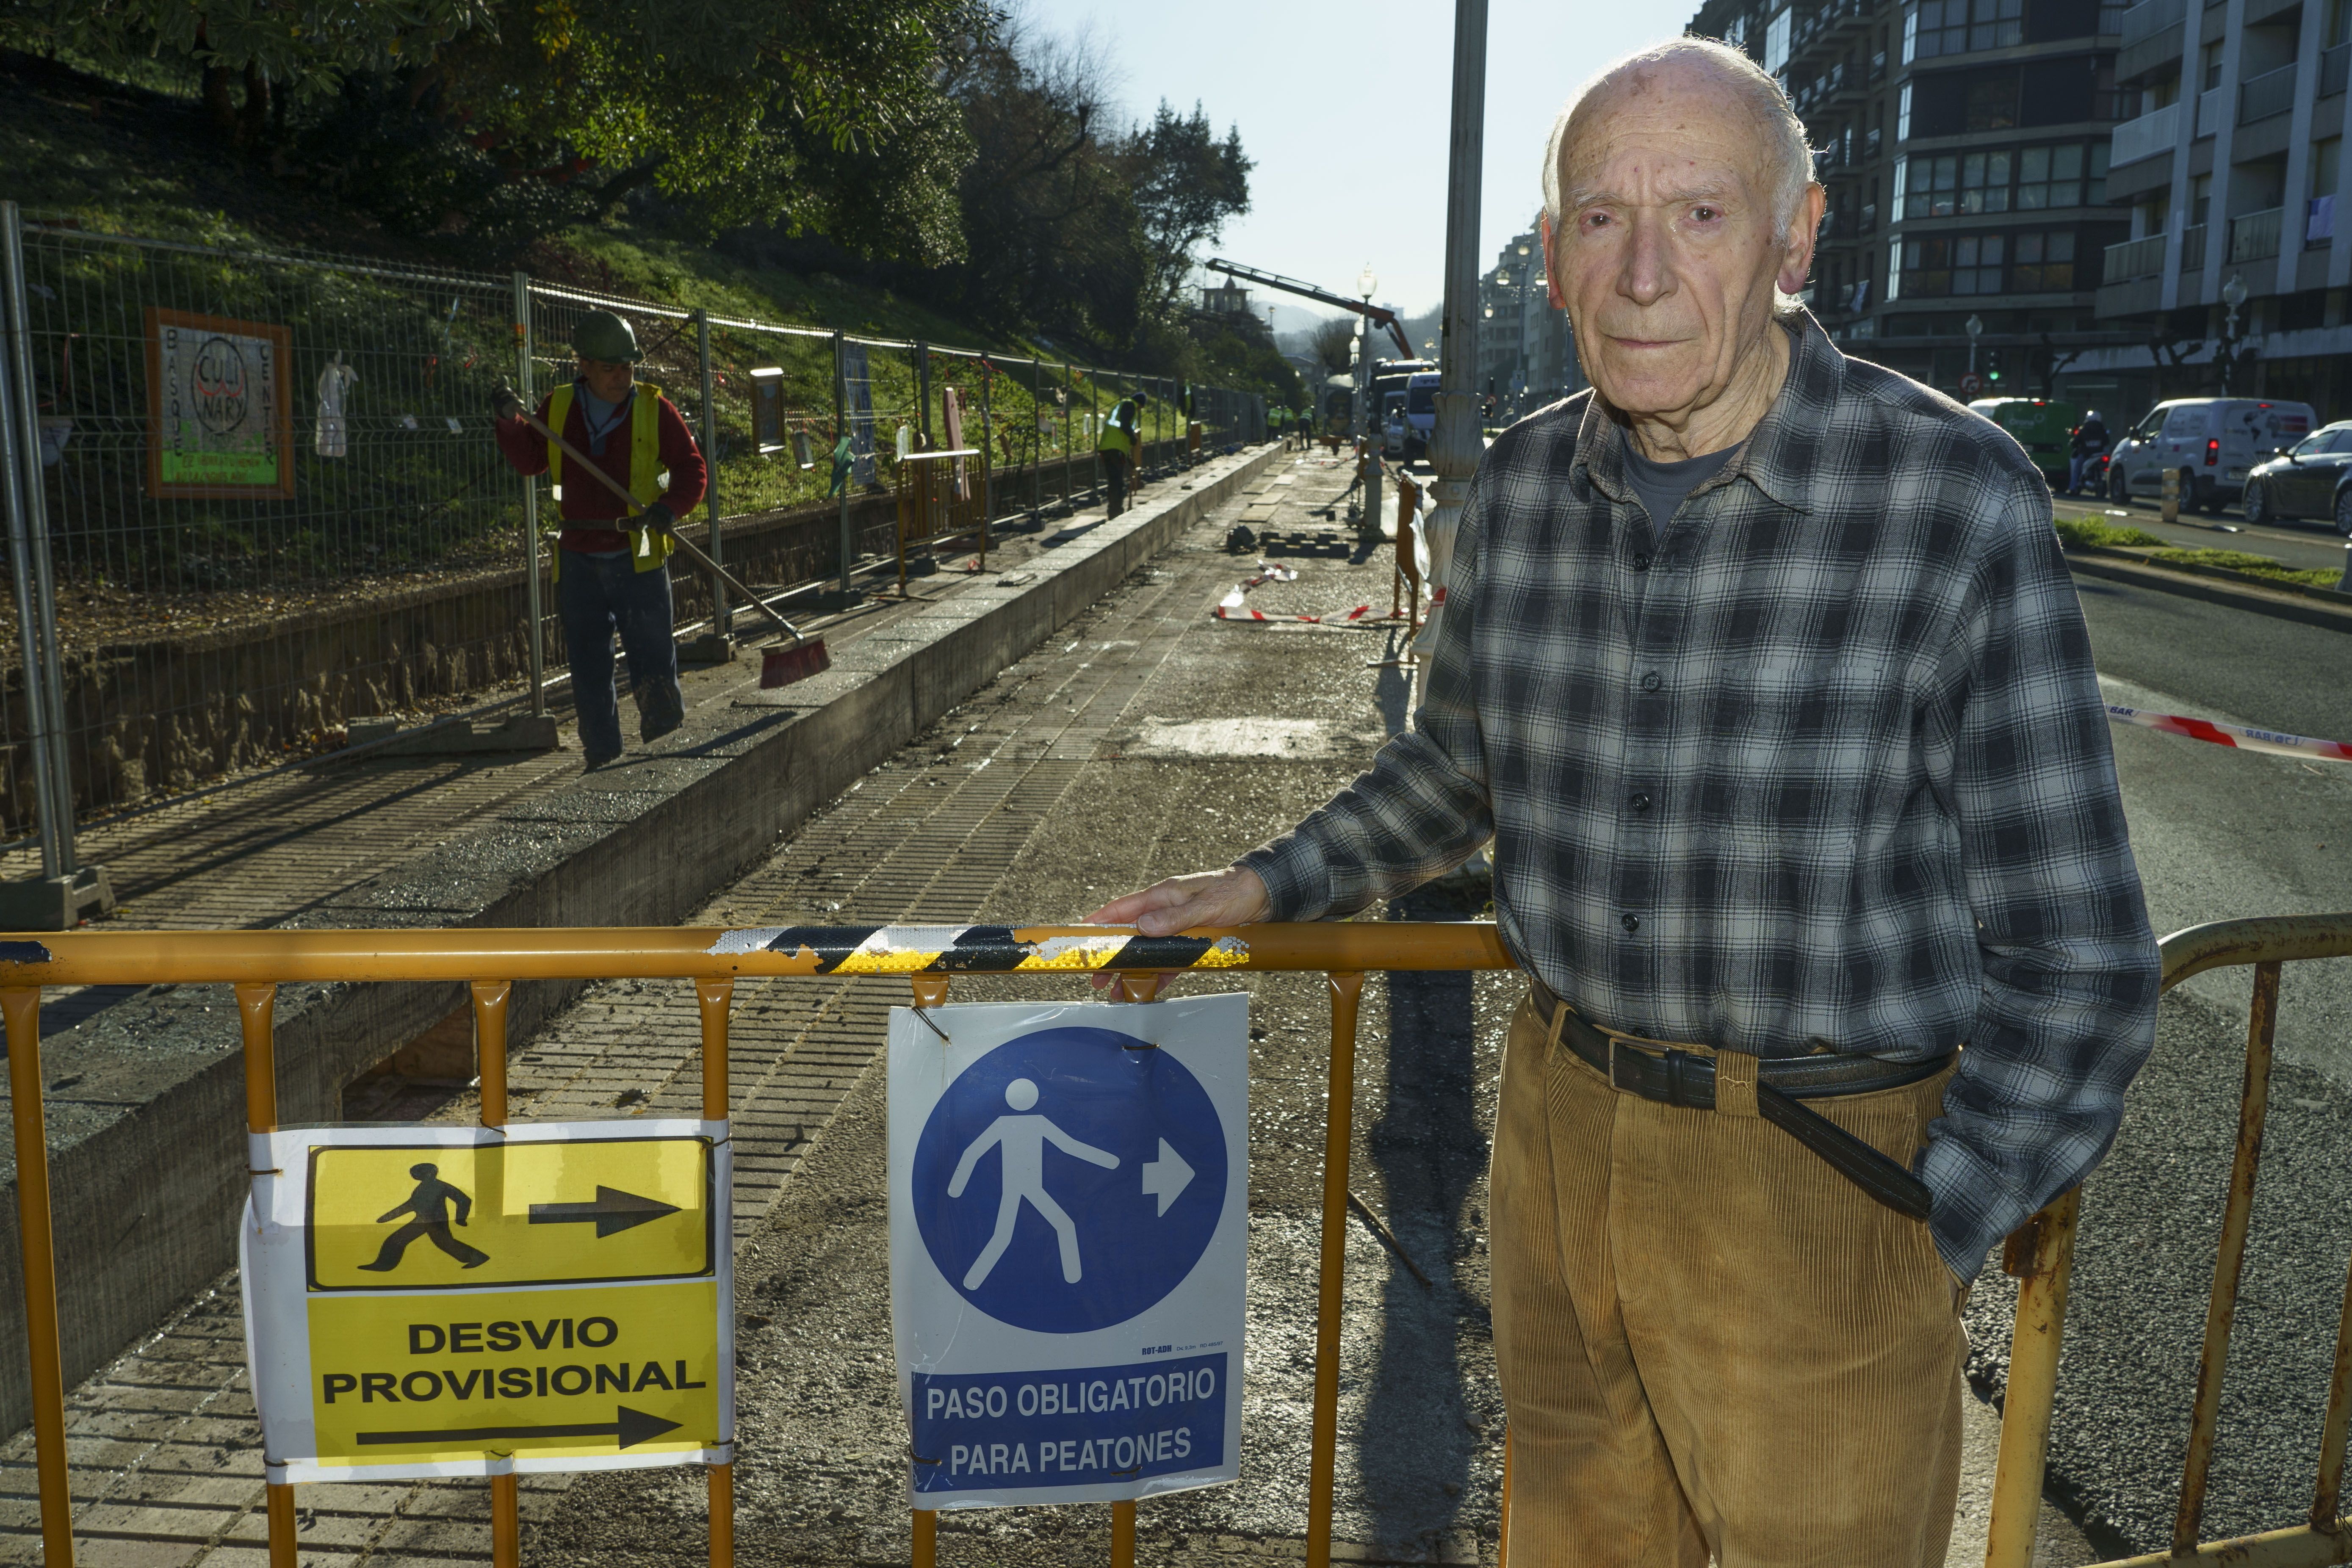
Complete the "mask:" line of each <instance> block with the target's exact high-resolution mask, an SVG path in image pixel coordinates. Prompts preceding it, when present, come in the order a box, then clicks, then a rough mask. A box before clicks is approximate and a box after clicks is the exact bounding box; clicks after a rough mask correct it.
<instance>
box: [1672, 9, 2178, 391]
mask: <svg viewBox="0 0 2352 1568" xmlns="http://www.w3.org/2000/svg"><path fill="white" fill-rule="evenodd" d="M2123 16H2124V12H2123V7H2122V5H2120V4H2119V3H2117V0H1909V3H1905V0H1822V3H1818V4H1811V5H1808V4H1803V3H1800V4H1795V5H1789V4H1782V3H1780V0H1706V5H1703V6H1702V8H1701V9H1700V11H1699V13H1698V15H1697V16H1696V18H1695V19H1694V20H1693V22H1692V24H1691V30H1692V31H1693V32H1696V33H1699V34H1702V35H1706V36H1709V37H1721V38H1724V39H1726V40H1727V41H1729V42H1731V43H1733V44H1736V45H1738V47H1742V48H1744V49H1746V50H1747V51H1748V53H1749V55H1750V56H1752V57H1753V58H1756V59H1758V60H1759V61H1760V62H1761V63H1762V64H1763V66H1764V68H1766V69H1768V70H1769V71H1771V72H1772V73H1773V74H1774V75H1775V76H1776V77H1777V78H1778V79H1780V82H1781V84H1782V85H1783V86H1784V87H1785V88H1786V89H1788V92H1789V95H1790V101H1791V102H1792V103H1793V104H1794V105H1795V107H1796V110H1797V112H1798V114H1799V116H1800V117H1801V118H1802V120H1803V121H1804V122H1805V129H1806V133H1807V136H1808V139H1809V140H1810V141H1811V142H1812V144H1813V146H1814V148H1815V149H1816V156H1815V161H1814V168H1815V173H1816V175H1817V177H1818V178H1819V179H1820V180H1821V181H1822V184H1823V185H1824V186H1825V187H1826V188H1827V189H1828V192H1829V207H1828V215H1827V216H1826V218H1825V219H1824V222H1823V224H1822V234H1821V238H1820V244H1819V247H1818V249H1817V252H1816V257H1815V260H1814V266H1813V277H1812V282H1811V287H1810V289H1808V290H1807V294H1806V299H1807V302H1808V303H1809V304H1810V306H1811V309H1812V310H1813V311H1814V313H1815V314H1816V315H1817V316H1819V317H1820V318H1821V321H1822V325H1823V327H1824V328H1826V329H1827V330H1828V331H1829V332H1830V334H1831V336H1832V338H1834V339H1835V340H1836V341H1837V342H1839V344H1840V345H1841V346H1842V347H1843V348H1844V349H1845V350H1846V352H1847V353H1853V354H1855V355H1858V356H1860V357H1863V358H1865V359H1870V360H1874V361H1876V362H1878V363H1882V364H1885V365H1887V366H1889V367H1890V368H1893V369H1895V370H1899V371H1901V372H1903V373H1904V374H1906V375H1910V376H1913V377H1916V379H1918V380H1920V381H1923V382H1926V383H1927V384H1929V385H1931V386H1935V387H1937V388H1939V389H1941V390H1943V391H1945V392H1948V393H1950V394H1952V395H1963V394H1969V395H1975V394H1978V393H1987V394H1990V393H2009V392H2015V393H2018V394H2020V395H2036V396H2042V395H2053V394H2055V393H2060V392H2065V391H2068V390H2070V389H2069V387H2068V383H2069V381H2070V380H2072V381H2074V382H2078V383H2081V384H2082V386H2081V390H2082V391H2083V392H2084V393H2085V394H2087V395H2090V396H2092V397H2093V398H2095V399H2097V398H2099V397H2101V396H2102V395H2106V394H2111V393H2114V392H2116V391H2117V390H2118V389H2119V383H2118V380H2117V378H2116V375H2115V374H2114V373H2112V372H2110V371H2106V370H2104V369H2100V370H2093V369H2092V368H2090V367H2088V366H2084V365H2082V364H2081V363H2080V362H2081V361H2082V360H2083V357H2084V355H2085V354H2087V353H2091V352H2093V351H2095V350H2101V349H2114V348H2118V347H2121V346H2123V345H2125V344H2126V343H2127V342H2131V341H2132V340H2131V339H2130V337H2129V334H2128V331H2126V329H2124V328H2122V327H2120V326H2118V325H2116V324H2111V323H2105V322H2103V321H2100V320H2099V319H2098V317H2097V314H2096V303H2097V297H2098V289H2099V285H2100V282H2101V273H2100V266H2101V262H2102V260H2103V258H2104V257H2105V251H2106V248H2107V247H2108V246H2109V245H2110V244H2112V243H2114V242H2116V241H2119V240H2122V239H2125V238H2126V237H2128V231H2127V229H2126V225H2125V222H2124V220H2123V218H2122V216H2121V215H2120V213H2118V211H2117V210H2116V208H2115V207H2113V206H2111V205H2108V200H2107V191H2106V188H2105V182H2106V177H2107V173H2108V163H2109V159H2110V155H2111V154H2110V139H2111V133H2112V130H2113V127H2114V124H2115V121H2116V120H2117V119H2118V118H2119V117H2120V110H2121V109H2122V107H2123V103H2122V95H2121V94H2119V92H2118V90H2117V89H2116V53H2117V50H2118V47H2119V42H2118V40H2119V35H2120V33H2121V30H2122V26H2123ZM1971 326H1973V327H1974V329H1975V330H1974V331H1971V330H1970V328H1971ZM1971 377H1973V378H1974V379H1973V380H1972V379H1970V378H1971Z"/></svg>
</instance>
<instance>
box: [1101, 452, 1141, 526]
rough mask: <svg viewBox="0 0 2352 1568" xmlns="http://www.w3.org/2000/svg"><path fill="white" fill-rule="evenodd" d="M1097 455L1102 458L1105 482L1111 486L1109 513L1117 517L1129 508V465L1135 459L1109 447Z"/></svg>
mask: <svg viewBox="0 0 2352 1568" xmlns="http://www.w3.org/2000/svg"><path fill="white" fill-rule="evenodd" d="M1095 456H1097V457H1098V458H1101V459H1102V466H1103V482H1104V483H1105V484H1107V485H1108V486H1109V487H1110V511H1109V515H1110V516H1112V517H1117V516H1118V514H1119V513H1120V512H1123V511H1125V510H1127V479H1128V465H1129V462H1131V461H1132V460H1133V459H1131V458H1129V457H1128V455H1127V454H1126V453H1125V452H1114V451H1112V450H1110V449H1109V448H1108V447H1105V448H1104V449H1102V450H1101V451H1099V452H1097V453H1096V454H1095Z"/></svg>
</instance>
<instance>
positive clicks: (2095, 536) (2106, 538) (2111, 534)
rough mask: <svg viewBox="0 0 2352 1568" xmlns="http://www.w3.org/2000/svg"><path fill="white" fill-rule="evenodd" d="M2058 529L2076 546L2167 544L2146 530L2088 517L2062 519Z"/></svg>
mask: <svg viewBox="0 0 2352 1568" xmlns="http://www.w3.org/2000/svg"><path fill="white" fill-rule="evenodd" d="M2057 528H2058V537H2059V538H2060V539H2062V540H2063V541H2065V542H2067V543H2068V544H2074V545H2083V544H2104V545H2106V546H2108V547H2110V548H2123V547H2127V546H2131V545H2146V544H2162V543H2163V542H2164V541H2163V540H2161V539H2159V538H2158V537H2157V536H2156V535H2155V534H2153V533H2150V532H2149V531H2147V530H2146V529H2144V528H2133V527H2130V526H2129V525H2127V524H2124V523H2115V522H2099V521H2095V520H2094V519H2091V518H2087V517H2062V518H2060V519H2059V520H2058V523H2057Z"/></svg>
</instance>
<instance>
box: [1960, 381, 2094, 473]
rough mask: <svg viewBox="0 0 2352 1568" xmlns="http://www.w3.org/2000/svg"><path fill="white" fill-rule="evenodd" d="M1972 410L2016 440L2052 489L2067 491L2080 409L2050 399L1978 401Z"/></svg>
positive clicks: (2025, 398)
mask: <svg viewBox="0 0 2352 1568" xmlns="http://www.w3.org/2000/svg"><path fill="white" fill-rule="evenodd" d="M1969 408H1970V409H1971V410H1973V411H1974V412H1976V413H1979V414H1981V415H1983V416H1985V417H1986V418H1988V419H1990V420H1991V421H1992V422H1993V423H1994V424H1996V425H1998V426H2000V427H2001V428H2002V429H2004V430H2006V431H2008V432H2009V433H2010V435H2011V436H2012V437H2015V438H2016V440H2017V444H2018V445H2019V446H2021V447H2024V448H2025V455H2026V456H2027V457H2029V458H2032V459H2033V466H2034V467H2035V468H2040V469H2041V470H2042V478H2043V479H2047V480H2049V481H2050V488H2051V489H2053V490H2063V489H2065V488H2066V460H2067V458H2071V457H2072V456H2074V426H2077V425H2080V424H2081V423H2082V422H2083V410H2082V409H2081V407H2080V406H2078V405H2075V404H2072V403H2056V402H2053V401H2052V400H2051V399H2049V398H2047V397H1979V398H1978V399H1977V400H1976V401H1975V402H1974V403H1971V404H1969Z"/></svg>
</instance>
